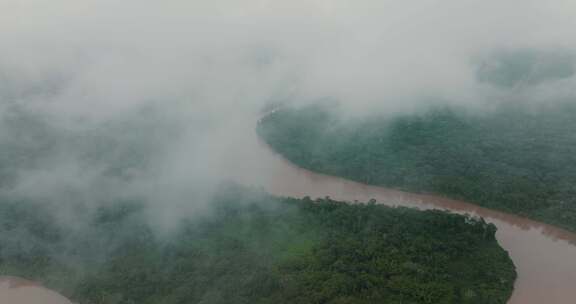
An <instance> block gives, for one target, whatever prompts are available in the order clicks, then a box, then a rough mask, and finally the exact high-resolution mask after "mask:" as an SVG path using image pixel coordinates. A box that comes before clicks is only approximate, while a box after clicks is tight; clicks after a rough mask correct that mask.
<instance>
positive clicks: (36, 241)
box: [0, 185, 516, 304]
mask: <svg viewBox="0 0 576 304" xmlns="http://www.w3.org/2000/svg"><path fill="white" fill-rule="evenodd" d="M209 206H210V208H209V210H205V211H204V213H203V214H202V215H201V216H198V215H196V216H192V215H191V216H190V217H184V218H183V219H182V220H180V221H179V222H178V223H177V225H175V228H174V229H172V230H171V231H170V232H162V231H158V228H157V227H155V226H154V225H153V224H152V223H153V222H154V221H151V220H150V218H149V216H150V214H149V213H147V208H150V207H149V206H148V205H146V204H144V203H142V202H139V201H138V200H126V201H117V202H114V203H110V204H101V205H100V207H98V208H92V209H88V208H86V207H84V208H83V207H80V206H76V207H75V208H68V207H70V206H68V207H66V208H65V210H68V211H69V210H74V212H72V213H71V214H67V216H64V215H63V214H61V213H59V212H58V210H63V207H62V206H59V205H58V204H57V203H49V202H38V201H33V200H30V199H22V198H16V197H11V196H8V195H3V196H2V197H1V198H0V275H3V274H10V275H15V276H20V277H25V278H28V279H32V280H36V281H38V282H41V283H42V284H44V285H45V286H47V287H50V288H53V289H55V290H58V291H60V292H62V293H63V294H64V295H66V296H67V297H70V298H71V299H72V300H73V301H74V302H77V303H82V304H120V303H122V304H136V303H137V304H147V303H148V304H157V303H162V304H173V303H179V304H183V303H210V304H212V303H222V304H224V303H226V304H229V303H234V304H241V303H275V304H277V303H291V304H293V303H296V304H298V303H306V304H320V303H332V304H336V303H339V304H344V303H350V304H351V303H388V304H393V303H404V304H406V303H435V304H438V303H463V304H466V303H478V304H479V303H486V304H487V303H505V302H506V300H507V299H508V298H509V296H510V294H511V292H512V288H513V283H514V280H515V278H516V273H515V268H514V265H513V264H512V261H511V260H510V258H509V256H508V254H507V252H506V251H504V250H503V249H502V248H501V247H500V246H499V245H498V244H497V242H496V240H495V236H494V234H495V231H496V227H495V226H494V225H492V224H488V223H486V222H484V220H482V219H476V218H471V217H469V216H461V215H455V214H450V213H447V212H442V211H417V210H413V209H408V208H391V207H386V206H383V205H378V204H375V203H374V202H373V201H372V202H368V203H365V204H347V203H342V202H337V201H334V200H331V199H330V198H328V197H327V198H324V199H318V200H314V201H313V200H311V199H310V198H304V199H293V198H278V197H272V196H270V195H267V194H265V193H262V192H259V191H256V190H250V189H246V188H241V187H239V186H235V185H229V186H227V187H225V189H223V190H222V191H219V193H218V194H217V196H216V197H214V198H213V199H212V201H211V203H210V205H209ZM74 214H76V216H77V217H78V221H80V220H81V221H82V222H83V223H84V224H82V225H73V224H72V223H73V220H72V219H74V216H75V215H74ZM86 227H88V228H86Z"/></svg>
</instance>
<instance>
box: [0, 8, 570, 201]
mask: <svg viewBox="0 0 576 304" xmlns="http://www.w3.org/2000/svg"><path fill="white" fill-rule="evenodd" d="M575 28H576V1H573V0H548V1H542V0H539V1H537V0H499V1H496V0H489V1H486V0H484V1H473V0H436V1H433V0H418V1H406V0H404V1H399V0H395V1H386V0H364V1H344V0H340V1H336V0H335V1H329V0H316V1H305V0H285V1H278V0H276V1H271V0H227V1H223V0H202V1H198V0H196V1H195V0H172V1H170V0H167V1H151V0H137V1H136V0H123V1H117V0H81V1H78V0H50V1H48V0H0V101H1V102H0V114H1V115H0V123H2V124H6V123H7V122H6V121H8V120H7V119H8V118H7V117H9V116H10V115H12V114H9V112H10V111H8V109H10V108H11V107H16V108H18V109H19V110H18V111H23V112H25V113H32V115H33V116H34V117H42V119H44V120H46V124H47V125H48V126H49V127H48V128H47V129H48V130H52V131H51V132H53V133H55V134H58V135H55V137H57V138H58V140H55V143H54V144H53V146H56V148H53V149H52V150H50V151H46V152H45V154H46V155H42V157H40V158H39V159H40V160H38V161H36V162H34V164H33V165H29V166H28V167H26V168H25V170H24V169H22V170H19V173H18V180H19V183H17V184H16V186H14V187H15V189H19V191H20V192H21V193H26V194H27V195H36V196H38V197H49V196H50V195H60V193H62V192H63V191H64V190H62V189H68V190H66V191H72V192H74V193H79V194H78V195H80V194H82V195H80V196H82V197H84V198H85V199H87V200H89V197H92V196H91V195H93V194H95V193H103V192H105V193H106V192H107V193H117V192H121V193H125V192H126V191H133V193H137V194H141V195H143V196H146V197H148V198H149V199H151V200H161V201H163V202H169V201H174V202H179V203H186V202H187V198H188V197H190V195H191V193H196V192H195V191H196V190H197V189H206V188H210V187H209V186H207V185H211V184H212V183H211V180H213V179H218V176H220V173H222V172H224V171H226V170H227V168H228V167H227V165H229V164H230V162H229V160H228V158H229V157H230V154H231V153H234V152H235V151H237V150H242V149H244V148H245V147H242V140H241V139H242V138H243V134H245V132H249V131H251V129H250V128H252V127H253V123H254V121H255V119H256V117H257V115H258V114H257V113H258V111H259V110H260V108H261V106H262V105H264V104H265V103H267V102H269V101H277V100H285V99H290V100H295V101H302V100H304V101H309V100H315V99H318V98H323V97H331V98H336V99H339V100H341V101H342V102H344V103H345V104H347V105H348V106H349V107H350V108H354V109H359V110H362V109H365V108H367V107H371V106H374V105H378V107H381V108H383V109H384V110H394V111H396V110H399V109H403V108H409V107H411V106H412V105H415V104H419V103H420V102H421V100H428V98H432V99H447V100H452V101H453V102H459V103H474V102H476V101H478V100H483V99H486V98H487V96H488V97H491V98H492V97H494V96H497V98H502V96H508V95H507V94H509V92H508V91H506V90H503V89H501V88H490V87H489V86H487V85H485V84H480V83H478V82H477V81H476V78H475V77H476V76H475V70H476V69H477V65H478V62H479V61H482V58H484V57H485V56H487V55H486V54H489V53H490V52H492V51H494V50H497V49H522V48H528V49H544V50H555V49H562V50H565V51H566V52H573V50H574V49H575V48H576V35H574V29H575ZM574 87H575V86H574V77H572V78H569V79H563V80H562V81H556V82H554V83H547V84H545V85H539V86H538V88H537V91H536V92H538V94H540V95H541V96H549V95H550V94H560V93H562V94H565V95H570V96H573V94H574ZM502 91H505V92H502ZM502 94H503V95H502ZM514 94H516V93H514ZM538 94H535V92H534V91H530V94H525V95H524V96H534V95H538ZM571 94H572V95H571ZM147 111H148V112H147ZM150 112H152V114H150ZM10 113H11V112H10ZM142 113H148V114H142ZM16 129H17V128H16ZM16 129H15V130H16ZM6 130H8V131H6ZM19 132H20V131H19ZM63 134H64V135H63ZM15 136H16V135H15V133H10V129H7V128H4V131H1V132H0V144H4V145H6V144H7V143H8V142H10V143H12V142H13V141H14V139H15V138H16V137H15ZM94 138H98V139H99V140H101V142H102V143H101V144H99V142H100V141H97V140H93V139H94ZM99 145H101V146H99ZM51 147H52V146H51ZM134 147H138V148H141V149H140V151H141V150H144V151H146V152H145V153H144V155H141V156H140V157H141V158H142V159H144V161H143V162H144V163H145V165H142V164H141V163H137V162H136V164H131V165H126V167H125V168H121V169H122V170H124V171H125V172H124V171H122V170H121V171H122V172H123V174H124V175H128V177H127V178H125V179H123V182H122V183H118V182H117V180H116V179H113V180H112V181H110V177H109V176H110V173H109V171H110V170H112V169H110V168H109V167H110V163H114V162H123V161H125V159H124V158H126V157H127V156H126V155H132V154H130V153H132V152H130V151H132V150H131V149H135V148H134ZM245 149H249V148H245ZM102 151H103V152H102ZM243 153H244V154H242V155H248V157H249V155H250V153H249V151H244V152H243ZM94 155H97V156H94ZM128 158H129V157H128ZM29 163H30V162H29ZM223 164H224V165H223ZM126 180H128V182H126ZM190 185H196V186H197V187H196V188H193V187H191V186H190ZM198 185H200V186H198ZM70 189H72V190H70ZM103 189H106V191H102V190H103ZM127 189H128V190H127ZM150 189H163V190H164V191H156V190H154V191H153V190H150ZM96 197H99V196H96ZM188 200H189V199H188Z"/></svg>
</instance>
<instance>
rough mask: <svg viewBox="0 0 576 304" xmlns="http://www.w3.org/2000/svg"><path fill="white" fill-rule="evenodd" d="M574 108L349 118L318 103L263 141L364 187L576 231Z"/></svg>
mask: <svg viewBox="0 0 576 304" xmlns="http://www.w3.org/2000/svg"><path fill="white" fill-rule="evenodd" d="M574 130H576V106H574V103H570V102H564V103H563V102H554V103H549V104H545V105H531V106H526V105H525V104H522V103H513V102H512V103H509V104H505V105H499V106H493V107H491V109H484V110H481V111H478V110H477V111H472V110H470V109H466V108H463V107H454V106H436V107H429V108H428V109H426V110H422V111H419V112H415V113H403V114H396V115H394V114H369V115H365V116H363V117H357V116H354V117H353V116H351V115H350V116H345V115H343V114H342V111H340V110H339V106H338V105H336V104H332V103H319V104H316V105H310V106H304V107H298V108H297V107H285V108H282V109H280V110H278V111H275V112H273V113H272V114H270V115H268V116H266V117H265V118H264V119H262V121H261V123H260V124H259V126H258V129H257V131H258V133H259V135H260V136H261V137H262V138H263V139H264V140H265V141H266V142H267V143H268V144H269V145H271V146H272V147H273V149H275V150H276V151H278V152H279V153H280V154H282V155H283V156H284V157H286V158H287V159H288V160H290V161H292V162H294V163H295V164H297V165H298V166H301V167H304V168H307V169H310V170H313V171H317V172H321V173H326V174H330V175H337V176H342V177H345V178H348V179H352V180H355V181H359V182H362V183H366V184H372V185H380V186H387V187H393V188H397V189H403V190H408V191H413V192H425V193H434V194H440V195H445V196H448V197H451V198H455V199H463V200H466V201H469V202H473V203H476V204H478V205H481V206H485V207H489V208H494V209H499V210H504V211H507V212H511V213H515V214H519V215H522V216H527V217H530V218H533V219H537V220H541V221H544V222H547V223H550V224H554V225H557V226H561V227H564V228H567V229H570V230H572V231H576V133H574Z"/></svg>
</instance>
